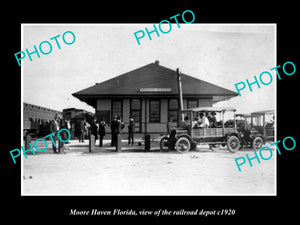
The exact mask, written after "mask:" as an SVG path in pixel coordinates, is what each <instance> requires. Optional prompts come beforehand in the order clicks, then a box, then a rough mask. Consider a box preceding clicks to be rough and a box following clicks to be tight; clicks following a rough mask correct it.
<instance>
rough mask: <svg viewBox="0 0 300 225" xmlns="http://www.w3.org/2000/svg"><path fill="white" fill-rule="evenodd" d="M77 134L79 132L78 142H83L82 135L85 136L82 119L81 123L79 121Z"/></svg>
mask: <svg viewBox="0 0 300 225" xmlns="http://www.w3.org/2000/svg"><path fill="white" fill-rule="evenodd" d="M79 129H80V130H79V132H80V134H79V142H80V141H81V142H84V135H85V123H84V120H83V119H82V120H81V121H80V125H79Z"/></svg>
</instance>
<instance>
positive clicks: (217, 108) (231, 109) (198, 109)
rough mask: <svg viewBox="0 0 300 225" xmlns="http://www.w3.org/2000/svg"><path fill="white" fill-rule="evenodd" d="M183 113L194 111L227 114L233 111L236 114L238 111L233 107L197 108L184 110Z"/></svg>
mask: <svg viewBox="0 0 300 225" xmlns="http://www.w3.org/2000/svg"><path fill="white" fill-rule="evenodd" d="M182 111H192V112H212V111H214V112H225V111H233V112H235V111H236V109H235V108H232V107H197V108H190V109H184V110H182Z"/></svg>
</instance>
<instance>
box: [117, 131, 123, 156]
mask: <svg viewBox="0 0 300 225" xmlns="http://www.w3.org/2000/svg"><path fill="white" fill-rule="evenodd" d="M121 150H122V135H121V134H118V135H117V143H116V152H121Z"/></svg>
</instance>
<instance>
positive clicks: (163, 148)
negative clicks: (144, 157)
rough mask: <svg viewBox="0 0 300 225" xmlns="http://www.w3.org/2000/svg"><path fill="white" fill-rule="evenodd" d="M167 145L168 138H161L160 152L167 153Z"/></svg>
mask: <svg viewBox="0 0 300 225" xmlns="http://www.w3.org/2000/svg"><path fill="white" fill-rule="evenodd" d="M168 143H169V138H168V137H163V138H162V139H161V140H160V142H159V147H160V151H162V152H167V151H168V149H169V146H168Z"/></svg>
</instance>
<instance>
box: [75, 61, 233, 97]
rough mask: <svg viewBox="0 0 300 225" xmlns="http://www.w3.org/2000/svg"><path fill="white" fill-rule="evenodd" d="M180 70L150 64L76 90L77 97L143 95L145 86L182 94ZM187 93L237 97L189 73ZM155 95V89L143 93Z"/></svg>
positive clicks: (184, 88)
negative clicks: (177, 77) (142, 89)
mask: <svg viewBox="0 0 300 225" xmlns="http://www.w3.org/2000/svg"><path fill="white" fill-rule="evenodd" d="M176 76H177V74H176V71H175V70H171V69H169V68H166V67H163V66H160V65H158V63H150V64H148V65H145V66H143V67H140V68H137V69H135V70H132V71H130V72H127V73H124V74H122V75H120V76H117V77H114V78H112V79H109V80H107V81H104V82H102V83H97V84H95V85H93V86H91V87H89V88H86V89H83V90H81V91H79V92H76V93H74V94H73V95H74V96H75V97H79V98H80V96H83V95H84V96H87V95H93V96H95V95H97V96H99V97H101V96H105V95H137V94H141V92H140V89H141V88H148V89H149V88H164V89H165V88H168V90H170V91H169V92H168V94H178V88H177V79H176ZM182 92H183V95H203V96H207V95H210V96H213V95H221V96H232V97H233V96H237V93H236V92H233V91H230V90H227V89H225V88H222V87H219V86H217V85H214V84H211V83H208V82H206V81H203V80H200V79H197V78H194V77H191V76H188V75H186V74H183V73H182ZM142 94H143V95H147V94H148V95H153V92H152V93H151V92H147V93H142ZM165 94H166V93H163V92H155V95H165Z"/></svg>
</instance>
